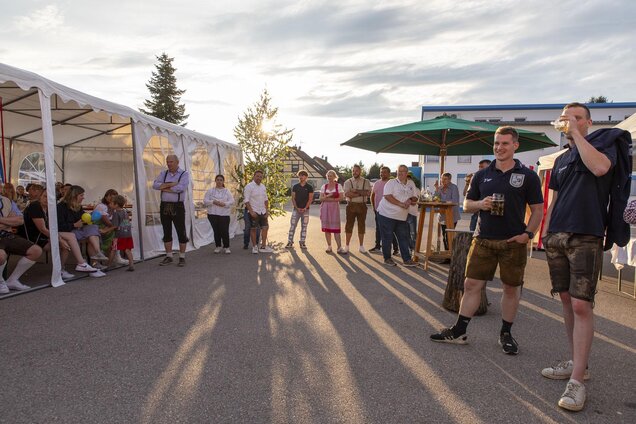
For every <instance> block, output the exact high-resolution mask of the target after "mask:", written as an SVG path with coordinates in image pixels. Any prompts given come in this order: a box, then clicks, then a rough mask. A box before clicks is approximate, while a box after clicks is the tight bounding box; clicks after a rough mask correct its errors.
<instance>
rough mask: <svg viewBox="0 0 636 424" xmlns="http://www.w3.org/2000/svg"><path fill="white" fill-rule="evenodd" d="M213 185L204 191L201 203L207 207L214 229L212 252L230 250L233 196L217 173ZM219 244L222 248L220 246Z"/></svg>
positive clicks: (221, 176)
mask: <svg viewBox="0 0 636 424" xmlns="http://www.w3.org/2000/svg"><path fill="white" fill-rule="evenodd" d="M214 182H215V184H216V185H215V187H213V188H211V189H209V190H208V191H206V192H205V196H204V197H203V205H205V206H206V207H207V208H208V220H209V221H210V224H211V225H212V231H214V244H215V245H216V248H215V249H214V253H219V252H221V250H223V249H225V253H231V252H230V213H231V211H232V205H233V204H234V197H233V196H232V193H230V190H228V189H227V188H225V177H224V176H223V175H217V176H216V178H214ZM221 245H222V246H223V248H221Z"/></svg>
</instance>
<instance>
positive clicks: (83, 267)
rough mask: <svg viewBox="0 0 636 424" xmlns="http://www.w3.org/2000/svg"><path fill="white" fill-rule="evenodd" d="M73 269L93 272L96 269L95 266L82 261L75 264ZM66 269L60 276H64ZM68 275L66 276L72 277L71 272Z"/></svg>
mask: <svg viewBox="0 0 636 424" xmlns="http://www.w3.org/2000/svg"><path fill="white" fill-rule="evenodd" d="M75 271H79V272H95V271H97V268H93V267H92V266H90V265H89V264H87V263H86V262H84V263H83V264H81V265H77V266H76V267H75ZM65 272H66V271H62V278H64V273H65ZM66 273H67V274H69V273H68V272H66ZM69 275H70V277H68V278H73V274H69Z"/></svg>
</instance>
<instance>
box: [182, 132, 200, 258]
mask: <svg viewBox="0 0 636 424" xmlns="http://www.w3.org/2000/svg"><path fill="white" fill-rule="evenodd" d="M180 137H181V151H182V152H183V170H184V171H188V172H189V173H190V187H188V189H190V192H189V193H187V194H190V205H191V208H193V207H194V198H193V197H194V191H193V190H192V189H193V188H194V184H193V182H192V171H191V170H190V171H189V170H188V167H187V166H188V165H187V163H188V161H187V159H186V154H188V152H186V148H185V143H184V140H183V134H181V135H180ZM190 159H192V158H190ZM187 198H188V196H187V195H186V199H187ZM192 212H193V213H191V214H190V243H192V247H193V248H195V249H196V248H197V247H196V245H195V244H194V225H195V220H196V211H195V210H194V209H192Z"/></svg>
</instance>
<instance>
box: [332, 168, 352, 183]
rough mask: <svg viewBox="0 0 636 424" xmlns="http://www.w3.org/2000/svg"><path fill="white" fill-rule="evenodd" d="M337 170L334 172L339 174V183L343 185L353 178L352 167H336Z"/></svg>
mask: <svg viewBox="0 0 636 424" xmlns="http://www.w3.org/2000/svg"><path fill="white" fill-rule="evenodd" d="M335 168H336V169H334V171H336V172H337V173H338V181H339V182H341V183H344V182H345V181H347V180H348V179H349V178H351V177H352V176H353V173H352V172H351V167H350V166H336V167H335Z"/></svg>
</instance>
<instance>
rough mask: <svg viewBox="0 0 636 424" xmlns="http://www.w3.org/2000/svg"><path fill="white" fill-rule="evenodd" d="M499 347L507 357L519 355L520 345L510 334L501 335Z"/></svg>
mask: <svg viewBox="0 0 636 424" xmlns="http://www.w3.org/2000/svg"><path fill="white" fill-rule="evenodd" d="M499 345H500V346H501V348H502V349H503V352H504V353H505V354H506V355H516V354H517V353H519V345H518V344H517V341H516V340H515V338H514V337H512V334H510V333H501V334H500V335H499Z"/></svg>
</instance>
